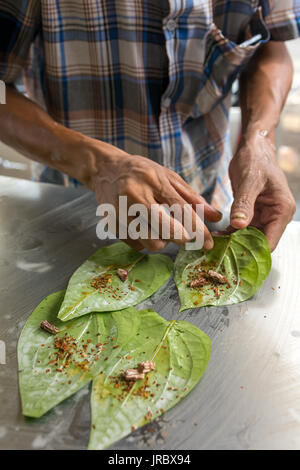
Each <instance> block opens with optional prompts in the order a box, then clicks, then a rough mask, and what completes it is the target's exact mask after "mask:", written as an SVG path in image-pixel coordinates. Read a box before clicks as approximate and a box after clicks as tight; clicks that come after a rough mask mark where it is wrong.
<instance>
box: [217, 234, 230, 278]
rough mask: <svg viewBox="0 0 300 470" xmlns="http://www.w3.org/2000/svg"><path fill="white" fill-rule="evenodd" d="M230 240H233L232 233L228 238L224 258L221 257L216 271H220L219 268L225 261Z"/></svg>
mask: <svg viewBox="0 0 300 470" xmlns="http://www.w3.org/2000/svg"><path fill="white" fill-rule="evenodd" d="M230 242H231V235H230V236H229V238H228V243H227V245H226V246H225V250H224V253H223V255H222V258H221V260H220V262H219V264H218V266H217V267H216V272H218V271H219V269H220V268H221V266H222V264H223V261H224V258H225V255H226V253H227V250H228V248H229V245H230Z"/></svg>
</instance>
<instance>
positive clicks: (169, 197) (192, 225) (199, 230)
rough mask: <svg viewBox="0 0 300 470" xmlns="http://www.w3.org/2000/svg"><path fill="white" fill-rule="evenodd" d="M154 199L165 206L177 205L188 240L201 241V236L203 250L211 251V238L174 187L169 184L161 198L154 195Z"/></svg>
mask: <svg viewBox="0 0 300 470" xmlns="http://www.w3.org/2000/svg"><path fill="white" fill-rule="evenodd" d="M155 196H156V199H157V200H158V201H159V202H161V203H162V204H167V205H169V206H172V205H173V204H179V206H180V207H181V210H182V214H183V215H184V228H185V230H186V231H187V232H188V234H189V236H190V239H194V238H198V239H201V237H202V236H203V240H204V244H203V248H204V249H206V250H211V249H212V248H213V246H214V241H213V238H212V236H211V234H210V232H209V230H208V228H207V227H206V226H205V225H204V223H203V222H202V220H201V218H200V217H199V216H198V214H197V213H196V212H195V211H194V209H193V208H192V206H191V204H189V203H187V201H185V200H184V199H183V198H182V197H181V196H180V194H179V193H178V192H177V191H176V190H175V189H174V187H173V186H172V185H171V184H170V183H169V186H167V187H166V188H164V194H163V196H162V195H160V194H156V195H155Z"/></svg>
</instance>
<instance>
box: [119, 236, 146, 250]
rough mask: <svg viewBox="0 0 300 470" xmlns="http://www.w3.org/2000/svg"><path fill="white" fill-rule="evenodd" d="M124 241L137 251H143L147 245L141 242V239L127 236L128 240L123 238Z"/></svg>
mask: <svg viewBox="0 0 300 470" xmlns="http://www.w3.org/2000/svg"><path fill="white" fill-rule="evenodd" d="M122 241H124V242H125V243H127V245H129V246H130V248H133V249H134V250H136V251H141V250H143V249H144V248H145V247H144V246H143V245H142V244H141V243H140V241H139V240H131V238H127V239H126V240H122Z"/></svg>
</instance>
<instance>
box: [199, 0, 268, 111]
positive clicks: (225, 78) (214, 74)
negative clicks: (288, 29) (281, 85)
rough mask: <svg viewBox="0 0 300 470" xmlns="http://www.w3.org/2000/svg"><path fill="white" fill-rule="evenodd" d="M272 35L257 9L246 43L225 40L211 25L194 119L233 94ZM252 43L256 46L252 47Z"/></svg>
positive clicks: (217, 29)
mask: <svg viewBox="0 0 300 470" xmlns="http://www.w3.org/2000/svg"><path fill="white" fill-rule="evenodd" d="M269 39H270V34H269V32H268V30H267V28H266V25H265V23H264V21H263V18H262V12H261V9H257V11H256V13H255V14H254V16H253V18H252V20H251V22H250V24H249V35H248V37H247V41H244V42H243V43H242V44H237V43H235V42H233V41H231V40H230V39H228V38H226V37H225V36H224V34H223V33H222V31H221V30H220V29H219V28H218V27H217V26H216V24H215V23H212V25H211V27H210V29H209V32H208V34H207V37H206V46H205V51H206V53H205V60H204V63H203V80H202V83H201V87H200V90H199V92H198V94H197V97H196V103H195V104H196V105H195V108H194V111H195V115H196V116H195V117H198V116H200V115H202V114H205V113H208V112H209V111H210V110H211V109H212V108H213V107H214V106H216V104H218V103H219V102H220V101H221V100H222V99H224V98H225V97H226V96H227V95H228V93H229V92H230V91H231V88H232V85H233V83H234V81H235V80H236V79H237V78H238V76H239V74H240V72H241V70H242V69H243V67H245V65H246V64H247V63H248V62H249V61H250V59H251V58H252V57H253V55H254V54H255V52H256V51H257V49H258V48H259V47H260V45H261V44H262V43H266V42H268V40H269ZM251 40H253V42H254V43H253V44H251V42H252V41H251Z"/></svg>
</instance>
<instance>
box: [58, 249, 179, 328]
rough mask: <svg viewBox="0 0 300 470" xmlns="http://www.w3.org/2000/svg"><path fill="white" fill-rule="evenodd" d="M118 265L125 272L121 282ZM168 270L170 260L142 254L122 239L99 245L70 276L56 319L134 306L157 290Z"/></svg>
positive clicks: (169, 269)
mask: <svg viewBox="0 0 300 470" xmlns="http://www.w3.org/2000/svg"><path fill="white" fill-rule="evenodd" d="M119 268H123V269H126V270H128V271H129V277H128V279H127V280H126V281H125V282H123V281H122V280H121V279H120V278H119V276H118V274H117V270H118V269H119ZM172 270H173V262H172V260H171V259H170V258H169V257H168V256H165V255H162V254H156V255H144V254H142V253H140V252H138V251H135V250H133V249H132V248H130V247H129V246H128V245H126V243H123V242H119V243H114V244H112V245H108V246H105V247H102V248H100V249H99V250H98V251H96V253H95V254H93V255H92V256H91V257H90V258H89V259H88V260H87V261H85V263H83V264H82V265H81V266H80V267H79V268H78V269H77V270H76V271H75V273H74V274H73V275H72V277H71V279H70V281H69V284H68V288H67V292H66V295H65V298H64V300H63V303H62V306H61V308H60V311H59V314H58V318H60V319H61V320H63V321H66V320H70V319H72V318H75V317H79V316H81V315H85V314H87V313H90V312H111V311H115V310H122V309H123V308H127V307H130V306H133V305H137V304H138V303H140V302H141V301H142V300H144V299H146V298H148V297H150V296H151V295H152V294H153V293H154V292H155V291H156V290H158V289H159V287H161V286H162V285H163V284H164V282H165V281H166V280H167V279H169V277H170V276H171V274H172ZM93 286H94V287H93ZM95 286H96V287H95Z"/></svg>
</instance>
